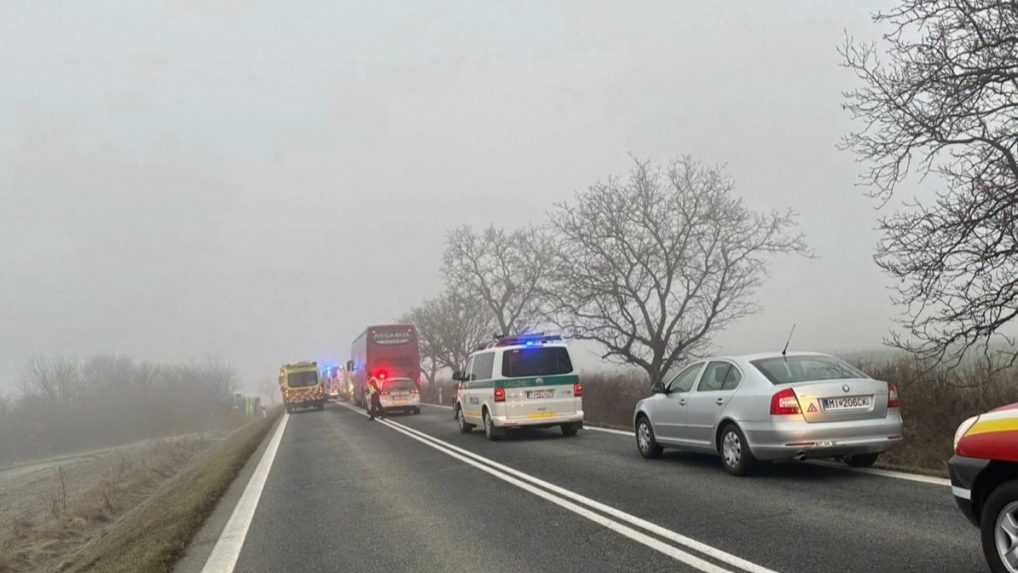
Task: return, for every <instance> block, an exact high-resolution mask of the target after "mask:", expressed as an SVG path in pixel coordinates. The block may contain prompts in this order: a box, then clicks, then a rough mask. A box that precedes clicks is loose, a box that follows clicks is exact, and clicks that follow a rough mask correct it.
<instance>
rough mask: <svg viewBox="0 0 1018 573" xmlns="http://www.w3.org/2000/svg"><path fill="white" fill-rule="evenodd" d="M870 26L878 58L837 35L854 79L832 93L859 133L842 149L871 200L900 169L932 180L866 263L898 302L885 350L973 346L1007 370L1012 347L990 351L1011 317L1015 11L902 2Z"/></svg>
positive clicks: (1017, 211) (990, 0) (1017, 269)
mask: <svg viewBox="0 0 1018 573" xmlns="http://www.w3.org/2000/svg"><path fill="white" fill-rule="evenodd" d="M874 20H875V21H876V22H878V23H880V24H883V25H885V26H886V27H887V28H888V30H889V31H888V32H887V34H885V36H884V42H883V44H882V45H881V48H880V49H881V53H884V54H886V56H885V58H886V61H881V59H880V58H879V57H878V48H877V47H876V46H874V45H870V44H858V43H855V42H853V41H852V40H851V39H850V38H849V39H846V42H845V45H844V47H843V48H842V49H841V54H842V57H843V60H844V65H845V67H847V68H848V69H850V70H851V71H852V72H854V73H855V75H856V76H857V78H858V79H859V81H860V83H861V84H862V87H860V88H858V89H856V90H853V91H850V92H847V93H846V94H845V104H844V107H845V108H846V109H847V110H848V111H849V113H850V114H851V115H852V116H853V117H854V118H855V119H858V120H860V121H861V123H862V129H861V130H860V131H858V132H855V133H851V134H849V135H848V136H847V137H846V138H845V141H844V145H845V147H846V148H849V149H852V150H854V151H855V152H856V154H857V155H858V156H859V157H860V158H862V159H863V160H864V161H865V162H866V163H867V164H868V165H869V169H868V171H867V172H866V174H865V175H864V182H865V183H867V184H869V185H870V186H871V189H872V192H871V194H872V195H873V196H875V197H877V198H879V199H881V200H882V201H884V202H886V201H888V200H889V199H890V198H891V196H892V194H893V193H894V191H895V189H896V187H897V186H898V184H899V183H901V182H902V181H903V180H904V179H905V178H906V177H907V176H909V174H910V173H913V174H916V175H919V176H920V177H923V178H925V176H927V175H929V174H931V173H932V174H936V175H938V176H939V178H940V180H942V181H943V184H944V185H943V189H942V190H940V191H939V192H938V193H937V194H936V197H935V199H933V200H932V201H928V202H912V203H910V204H908V205H907V206H906V207H905V208H904V209H902V210H901V211H899V212H897V213H894V214H891V215H889V216H885V217H883V218H882V219H881V221H880V227H881V229H882V231H883V239H882V241H881V242H880V244H879V246H878V249H877V254H876V257H875V258H876V262H877V264H878V265H879V266H880V267H881V268H883V269H884V270H885V271H887V272H888V273H890V274H891V275H892V276H893V277H895V278H896V279H898V281H899V286H898V287H897V290H896V294H895V296H894V300H895V302H896V303H899V304H902V305H904V306H905V308H906V311H905V313H904V318H903V319H901V321H900V323H901V325H902V326H903V328H904V330H905V331H906V334H904V335H902V334H900V333H897V332H896V333H892V336H891V339H890V340H889V343H890V344H892V345H894V346H897V347H900V348H903V349H906V350H909V351H911V352H914V353H916V354H918V355H919V356H920V357H921V358H924V359H928V360H930V361H931V363H932V364H934V365H936V364H942V363H945V362H946V363H948V365H949V366H956V365H958V364H959V363H960V362H961V360H962V359H963V358H964V357H965V356H966V355H967V354H968V353H969V351H970V350H972V349H973V348H978V349H981V350H982V351H983V353H984V355H985V356H986V357H987V358H988V359H991V358H994V357H996V356H994V355H996V354H997V353H1000V354H1002V355H1003V356H1004V357H1005V359H1006V361H1007V362H1008V363H1010V364H1014V363H1015V361H1016V360H1018V349H1015V348H1014V343H1013V341H1012V340H1010V339H1008V338H1007V337H1003V338H1004V340H1005V341H1006V342H1007V343H1008V344H1009V345H1010V346H1011V347H1010V348H1009V349H1006V348H1000V347H999V346H997V345H995V344H993V343H994V341H995V340H996V339H998V338H1000V337H1002V336H1003V335H1002V332H1001V329H1002V328H1003V327H1004V326H1005V325H1006V324H1008V323H1009V322H1011V321H1012V320H1014V318H1015V317H1016V316H1018V157H1016V148H1018V4H1015V3H1014V2H999V1H996V0H966V1H962V2H959V1H946V0H905V1H902V2H900V3H899V4H898V5H897V7H895V8H894V9H892V10H890V11H888V12H884V13H878V14H876V15H875V16H874ZM995 349H996V350H995Z"/></svg>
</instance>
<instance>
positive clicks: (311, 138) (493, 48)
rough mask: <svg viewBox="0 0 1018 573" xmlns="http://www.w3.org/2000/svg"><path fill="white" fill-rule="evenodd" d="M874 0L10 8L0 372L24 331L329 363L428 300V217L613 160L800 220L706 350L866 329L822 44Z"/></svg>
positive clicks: (542, 192) (868, 227)
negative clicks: (793, 248) (803, 246)
mask: <svg viewBox="0 0 1018 573" xmlns="http://www.w3.org/2000/svg"><path fill="white" fill-rule="evenodd" d="M206 4H212V5H214V7H211V8H210V7H207V6H205V5H206ZM297 4H299V6H300V7H299V8H298V7H297ZM404 4H405V5H404ZM425 4H427V6H425ZM879 6H880V5H879V4H877V3H849V2H834V1H832V2H805V1H804V2H785V3H778V2H766V3H764V2H754V3H749V2H745V3H742V2H726V3H707V2H702V3H694V2H675V1H667V2H657V3H651V2H637V3H628V2H627V3H623V2H589V1H582V2H572V3H566V4H561V5H559V4H557V3H553V2H532V3H528V4H526V5H524V4H523V3H516V2H512V3H508V2H503V3H495V2H466V1H465V2H447V3H446V2H443V3H437V2H428V3H424V2H406V3H382V2H363V3H357V4H353V3H342V5H340V4H339V3H333V2H318V3H312V2H301V3H284V2H259V3H254V2H250V3H249V2H240V1H221V2H210V3H204V2H169V1H168V2H159V3H156V2H98V1H96V2H70V3H57V2H46V1H36V0H22V1H11V2H4V3H2V4H0V74H2V75H0V269H2V270H0V388H2V387H3V384H4V381H5V380H6V381H7V382H8V383H10V382H12V381H14V380H15V379H17V377H18V376H19V375H20V372H21V370H22V368H23V365H24V363H25V360H26V359H27V358H28V357H29V356H30V355H31V354H33V353H54V352H62V353H69V354H74V355H78V356H85V355H88V354H91V353H96V352H116V353H124V354H129V355H131V356H134V357H136V358H147V359H152V360H188V359H191V358H200V357H202V356H206V355H212V356H221V357H223V358H226V359H228V360H229V361H230V362H231V363H232V364H233V365H235V366H236V367H237V368H238V370H239V371H240V372H241V373H242V374H243V376H244V378H245V381H246V382H248V383H254V382H257V381H258V379H259V378H262V379H264V378H272V377H273V376H274V374H275V371H276V368H277V367H278V365H279V364H280V363H281V362H284V361H288V360H300V359H318V360H334V361H339V360H341V359H344V358H345V356H346V353H347V349H348V347H349V343H350V341H351V340H352V339H353V338H354V337H355V336H356V335H357V334H358V333H359V331H360V330H361V329H363V327H364V326H365V325H366V324H369V323H378V322H386V321H389V320H391V319H393V318H394V317H396V316H397V315H399V314H400V313H401V312H402V311H404V310H406V309H407V308H409V307H410V306H411V305H414V304H416V303H418V302H420V301H421V300H422V299H424V298H426V297H429V296H432V295H434V294H436V293H437V292H439V290H440V289H441V276H440V273H439V265H440V261H441V254H442V247H443V241H444V236H445V233H446V232H447V231H448V230H449V229H450V228H451V227H453V226H455V225H459V224H471V225H475V226H486V225H488V224H489V223H496V224H498V225H503V226H507V227H514V226H518V225H523V224H527V223H531V222H539V221H541V220H542V219H543V216H544V212H545V211H546V210H547V209H548V208H549V207H550V206H551V205H552V203H553V202H555V201H561V200H565V199H568V198H569V197H570V196H571V195H572V194H573V193H574V192H576V191H578V190H580V189H582V188H584V187H586V186H587V185H590V184H591V183H594V182H596V181H598V180H601V179H604V178H605V177H607V176H608V175H610V174H613V173H614V174H620V173H624V172H625V171H626V170H628V169H629V167H630V165H631V163H630V159H629V156H628V154H629V153H632V154H634V155H635V156H638V157H641V158H650V159H654V160H656V161H666V160H668V159H670V158H673V157H676V156H678V155H679V154H682V153H690V154H693V155H694V156H695V157H696V158H698V159H700V160H702V161H705V162H708V163H725V164H726V165H727V170H728V173H729V174H731V175H732V176H733V177H734V178H735V181H736V186H737V192H738V193H739V194H740V195H742V196H743V197H745V198H746V200H747V202H748V203H749V204H750V205H751V206H753V207H754V208H759V209H771V208H775V209H783V208H786V207H793V208H795V209H796V210H798V211H799V213H800V216H801V218H800V222H801V228H802V230H803V231H804V232H805V233H806V235H807V239H808V241H809V244H810V246H811V247H812V248H813V250H814V251H815V253H816V254H817V256H818V258H817V259H814V260H807V259H801V258H784V259H777V260H775V263H774V265H773V266H772V269H771V272H772V276H771V279H770V280H769V281H768V282H767V284H766V286H765V287H764V288H762V289H761V290H760V291H759V296H758V300H759V303H760V304H761V305H762V306H763V307H764V311H763V312H761V313H760V314H758V315H756V316H754V317H751V318H748V319H745V320H743V321H741V322H739V323H737V324H736V325H735V326H733V327H732V328H730V329H729V330H728V331H727V332H725V333H723V334H722V335H721V336H720V337H719V338H718V342H719V343H720V350H724V351H726V352H751V351H761V350H773V349H778V348H780V346H781V344H782V343H783V339H784V337H785V335H786V333H787V331H788V328H789V327H790V325H791V323H792V322H793V321H794V322H798V330H797V333H796V343H795V344H793V347H798V348H800V349H807V348H810V349H819V350H854V349H860V348H872V347H878V346H879V344H880V339H881V337H882V336H884V335H885V334H886V332H887V330H888V328H889V326H890V317H891V316H892V313H893V312H894V309H893V308H892V307H891V305H890V304H889V301H888V291H887V286H888V279H887V278H886V277H885V276H883V275H882V274H881V273H880V272H879V270H878V269H877V268H876V266H875V265H874V263H873V261H872V253H873V247H874V244H875V243H876V241H877V238H878V236H877V233H876V232H875V231H874V230H873V228H874V226H875V218H876V216H877V214H878V213H877V212H875V210H874V208H875V204H874V203H873V202H872V201H870V200H868V199H867V198H865V197H864V196H863V194H862V192H861V190H860V189H858V188H857V187H855V185H854V183H855V178H856V175H857V174H858V172H859V168H858V166H856V165H855V163H854V158H853V157H852V155H850V154H849V153H847V152H842V151H838V150H837V149H836V148H835V145H836V144H837V142H838V140H839V138H840V137H841V136H842V135H843V134H844V133H845V132H846V131H848V129H850V127H851V126H852V124H851V121H850V120H849V118H848V117H847V115H846V114H845V113H844V112H843V111H842V110H841V108H840V104H841V96H840V92H841V91H842V90H844V89H846V88H849V87H851V86H852V85H853V82H852V78H851V76H850V74H849V73H847V72H846V71H845V70H842V69H840V68H839V67H838V58H837V54H836V51H835V48H836V46H837V45H838V44H839V43H840V42H841V40H842V34H843V32H844V30H846V29H847V30H849V31H850V32H851V33H853V34H854V35H856V36H860V37H863V38H876V37H877V32H878V30H877V29H875V27H874V26H873V24H871V22H870V20H869V13H870V12H871V11H872V10H874V9H875V8H877V7H879Z"/></svg>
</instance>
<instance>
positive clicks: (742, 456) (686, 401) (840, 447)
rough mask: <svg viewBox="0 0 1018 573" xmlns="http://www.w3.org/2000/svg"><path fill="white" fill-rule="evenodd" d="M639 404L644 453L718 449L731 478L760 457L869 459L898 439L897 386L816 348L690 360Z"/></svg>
mask: <svg viewBox="0 0 1018 573" xmlns="http://www.w3.org/2000/svg"><path fill="white" fill-rule="evenodd" d="M653 391H654V394H653V395H652V396H650V397H649V398H644V399H643V400H640V401H639V402H638V403H637V404H636V409H635V411H634V413H633V426H634V428H635V430H636V443H637V447H638V449H639V450H640V454H642V455H643V457H645V458H656V457H658V456H659V455H661V451H662V449H663V448H666V447H674V448H683V449H690V450H698V451H703V452H710V453H715V454H720V455H721V458H722V461H723V463H724V467H725V469H726V470H728V471H729V472H730V473H732V474H735V475H745V474H747V473H749V472H750V471H751V470H752V468H753V465H754V464H755V463H756V462H757V461H772V460H792V459H798V460H803V459H806V458H840V459H842V460H844V461H845V462H846V463H848V464H849V465H852V466H857V467H863V466H870V465H873V463H874V462H876V460H877V456H878V455H880V453H881V452H884V451H886V450H888V449H889V448H891V447H893V446H894V445H896V444H897V443H899V442H900V441H901V439H902V421H901V410H900V407H899V404H898V391H897V388H895V386H894V385H893V384H888V383H886V382H881V381H879V380H874V379H873V378H870V377H869V376H867V375H866V374H864V373H863V372H861V371H860V370H858V369H856V368H855V367H853V366H851V365H850V364H848V363H846V362H845V361H843V360H841V359H839V358H836V357H834V356H829V355H826V354H818V353H805V352H797V353H788V354H787V355H782V354H780V353H769V354H754V355H748V356H726V357H718V358H710V359H708V360H703V361H700V362H696V363H693V364H690V365H689V366H687V367H685V368H684V369H682V370H681V371H680V372H679V373H678V374H677V375H675V376H674V377H672V378H671V379H669V380H667V381H666V382H665V383H663V384H656V385H655V387H654V388H653Z"/></svg>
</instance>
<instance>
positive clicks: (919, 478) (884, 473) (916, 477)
mask: <svg viewBox="0 0 1018 573" xmlns="http://www.w3.org/2000/svg"><path fill="white" fill-rule="evenodd" d="M583 428H584V429H585V430H595V431H598V432H605V433H608V434H616V435H619V436H627V437H630V438H632V437H633V436H634V435H635V434H633V432H626V431H623V430H616V429H614V428H602V427H599V426H588V425H586V424H584V426H583ZM809 463H811V464H816V465H818V466H824V467H828V468H832V469H837V470H844V471H850V472H856V473H861V474H870V475H875V476H880V477H886V478H894V479H903V480H907V481H914V482H919V483H928V484H931V485H939V486H946V487H950V486H951V480H949V479H945V478H938V477H931V476H924V475H922V474H910V473H907V472H897V471H893V470H882V469H879V468H853V467H851V466H845V465H842V464H839V463H836V462H828V461H823V460H809Z"/></svg>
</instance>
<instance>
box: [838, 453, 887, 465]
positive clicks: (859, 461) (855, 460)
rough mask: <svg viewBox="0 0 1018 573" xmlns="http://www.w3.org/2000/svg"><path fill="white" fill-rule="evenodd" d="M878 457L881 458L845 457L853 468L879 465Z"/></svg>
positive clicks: (868, 455)
mask: <svg viewBox="0 0 1018 573" xmlns="http://www.w3.org/2000/svg"><path fill="white" fill-rule="evenodd" d="M878 457H880V454H855V455H853V456H845V458H844V461H845V463H846V464H848V465H850V466H852V467H853V468H868V467H871V466H872V465H873V464H875V463H877V458H878Z"/></svg>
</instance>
